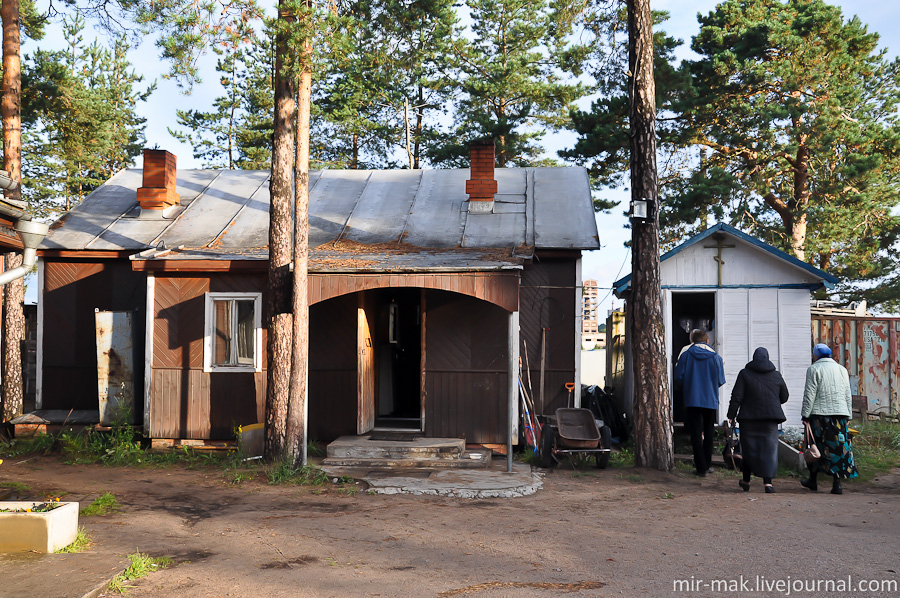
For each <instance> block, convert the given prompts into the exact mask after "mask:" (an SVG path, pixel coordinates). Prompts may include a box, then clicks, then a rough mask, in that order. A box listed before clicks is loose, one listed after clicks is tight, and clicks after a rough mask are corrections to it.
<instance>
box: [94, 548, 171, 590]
mask: <svg viewBox="0 0 900 598" xmlns="http://www.w3.org/2000/svg"><path fill="white" fill-rule="evenodd" d="M128 559H129V560H130V561H131V564H130V565H128V568H127V569H125V571H123V572H122V573H119V574H118V575H116V576H115V577H114V578H113V579H112V581H111V582H109V585H108V586H107V587H106V589H107V591H109V592H113V593H115V594H127V593H128V589H129V587H130V586H129V585H128V582H130V581H134V580H135V579H140V578H142V577H146V576H147V575H149V574H151V573H153V572H154V571H161V570H163V569H165V568H166V567H168V566H169V565H171V564H172V559H170V558H169V557H167V556H164V557H159V558H155V557H152V556H150V555H149V554H144V553H142V552H136V553H134V554H129V555H128Z"/></svg>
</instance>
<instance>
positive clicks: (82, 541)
mask: <svg viewBox="0 0 900 598" xmlns="http://www.w3.org/2000/svg"><path fill="white" fill-rule="evenodd" d="M90 545H91V538H90V537H89V536H88V535H87V532H85V531H84V528H83V527H79V528H78V533H76V534H75V540H73V541H72V543H71V544H69V545H68V546H66V547H65V548H60V549H59V550H57V551H56V553H57V554H74V553H76V552H84V551H85V550H87V549H88V547H90Z"/></svg>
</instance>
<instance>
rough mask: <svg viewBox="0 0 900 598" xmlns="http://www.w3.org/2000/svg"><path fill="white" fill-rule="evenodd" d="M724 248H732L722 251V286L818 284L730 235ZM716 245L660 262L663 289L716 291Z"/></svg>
mask: <svg viewBox="0 0 900 598" xmlns="http://www.w3.org/2000/svg"><path fill="white" fill-rule="evenodd" d="M723 244H724V245H734V247H723V248H722V260H723V262H724V263H723V264H722V284H723V285H724V286H741V285H785V284H810V283H812V284H815V283H818V282H819V281H820V280H821V279H819V278H818V277H816V276H815V275H813V274H812V273H811V272H807V271H805V270H803V269H801V268H798V267H797V266H794V265H792V264H789V263H788V262H786V261H784V260H783V259H781V258H779V257H776V256H775V255H773V254H771V253H769V252H767V251H765V250H764V249H761V248H759V247H755V246H753V245H750V244H749V243H747V242H745V241H741V240H740V239H736V238H735V237H732V236H730V235H725V238H724V241H723ZM715 245H716V241H715V240H714V239H712V238H708V239H705V240H703V241H700V242H698V243H696V244H694V245H692V246H690V247H687V248H685V249H683V250H682V251H680V252H678V253H677V254H675V255H673V256H670V257H669V258H667V259H666V260H664V261H663V262H661V263H660V278H661V279H662V285H663V287H699V286H706V287H715V286H716V285H717V284H718V277H719V264H718V262H716V261H715V259H714V258H715V257H716V255H717V253H718V252H717V249H715ZM707 246H711V247H707Z"/></svg>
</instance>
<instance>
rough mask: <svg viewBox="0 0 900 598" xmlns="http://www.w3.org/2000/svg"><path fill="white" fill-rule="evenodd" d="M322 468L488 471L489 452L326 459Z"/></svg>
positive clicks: (489, 463) (489, 462)
mask: <svg viewBox="0 0 900 598" xmlns="http://www.w3.org/2000/svg"><path fill="white" fill-rule="evenodd" d="M322 466H323V467H354V468H360V469H368V470H370V471H373V470H375V471H377V470H387V469H389V470H392V471H400V470H406V469H415V470H428V469H432V470H434V469H440V470H443V469H490V466H491V451H473V452H472V453H464V454H463V455H462V456H460V457H459V458H455V459H427V458H406V459H390V458H381V459H358V458H335V457H327V458H325V459H324V460H323V461H322Z"/></svg>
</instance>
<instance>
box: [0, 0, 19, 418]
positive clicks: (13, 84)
mask: <svg viewBox="0 0 900 598" xmlns="http://www.w3.org/2000/svg"><path fill="white" fill-rule="evenodd" d="M0 21H2V25H3V80H2V82H0V96H2V97H0V119H2V124H3V169H4V170H6V171H7V172H8V173H9V176H10V178H11V179H12V180H14V181H18V182H19V183H21V181H22V118H21V108H20V105H21V97H22V77H21V67H22V64H21V62H22V61H21V58H20V56H19V0H3V2H2V5H0ZM4 193H5V195H6V197H7V198H9V199H14V200H19V199H21V198H22V189H21V185H19V186H17V187H16V188H15V189H13V190H7V191H5V192H4ZM5 264H6V268H7V269H10V268H16V267H18V266H19V265H21V264H22V256H21V255H18V254H15V253H8V254H6V260H5ZM24 298H25V282H24V280H23V279H21V278H20V279H18V280H14V281H12V282H10V283H8V284H7V285H6V287H5V288H4V289H3V300H4V309H3V343H2V345H3V388H2V394H3V396H2V398H3V419H4V421H8V420H9V419H11V418H13V417H15V416H17V415H21V413H22V343H21V341H22V335H23V331H24V328H25V314H24V312H23V311H22V301H23V300H24Z"/></svg>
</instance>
